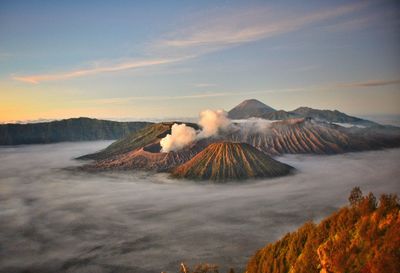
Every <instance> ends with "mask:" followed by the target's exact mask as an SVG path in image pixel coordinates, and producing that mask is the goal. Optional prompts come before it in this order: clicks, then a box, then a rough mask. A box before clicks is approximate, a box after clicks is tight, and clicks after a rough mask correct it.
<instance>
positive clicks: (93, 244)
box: [0, 141, 400, 273]
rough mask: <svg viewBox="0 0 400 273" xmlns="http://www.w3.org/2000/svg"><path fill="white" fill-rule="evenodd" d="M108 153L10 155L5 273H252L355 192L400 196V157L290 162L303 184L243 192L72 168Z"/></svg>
mask: <svg viewBox="0 0 400 273" xmlns="http://www.w3.org/2000/svg"><path fill="white" fill-rule="evenodd" d="M108 144H110V142H106V141H101V142H81V143H62V144H50V145H29V146H19V147H1V148H0V219H1V221H0V272H7V273H12V272H41V273H45V272H130V273H134V272H137V273H146V272H151V273H153V272H154V273H156V272H158V273H159V272H161V271H162V270H164V271H167V272H170V273H172V272H177V271H178V270H177V269H178V266H179V263H180V262H182V261H184V262H187V263H188V264H190V265H193V264H195V263H199V262H209V263H217V264H219V265H220V266H221V267H222V268H227V267H234V268H235V269H236V270H237V272H241V271H240V270H241V269H243V268H244V267H245V265H246V262H247V259H248V257H249V256H250V255H252V254H253V253H254V252H255V251H256V250H257V249H258V248H260V247H262V246H264V245H265V244H266V243H268V242H272V241H274V240H276V239H279V238H280V237H281V236H282V235H284V234H285V233H286V232H288V231H292V230H294V229H296V228H297V227H298V226H300V225H302V224H303V223H304V222H305V221H308V220H314V221H319V220H321V219H322V218H323V217H325V216H327V215H329V214H330V213H331V212H332V211H334V210H335V209H336V208H338V207H340V206H342V205H344V204H346V202H347V196H348V194H349V192H350V190H351V189H352V188H353V187H354V186H360V187H361V188H362V190H363V191H364V192H365V193H367V192H369V191H373V192H374V193H375V194H376V195H379V194H380V193H383V192H387V193H399V192H400V188H399V177H400V168H399V165H398V162H400V149H392V150H382V151H374V152H363V153H351V154H345V155H336V156H312V155H309V156H303V155H290V156H284V157H280V158H278V159H279V160H281V161H283V162H285V163H287V164H290V165H292V166H294V167H295V168H297V172H296V173H295V174H294V175H291V176H287V177H282V178H277V179H267V180H257V181H247V182H246V183H241V184H240V183H228V184H223V185H213V184H204V183H203V184H195V183H193V182H190V181H183V180H172V179H169V178H168V176H167V175H166V174H148V173H143V172H133V171H132V172H122V173H116V172H110V173H99V174H88V173H83V172H77V171H74V170H71V169H68V168H69V167H71V166H77V165H79V164H82V162H78V161H76V160H73V158H74V157H77V156H79V155H83V154H87V153H90V152H94V151H97V150H99V149H102V148H104V147H106V146H107V145H108ZM66 168H67V169H66Z"/></svg>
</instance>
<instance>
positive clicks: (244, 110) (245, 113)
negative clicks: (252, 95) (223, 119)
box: [228, 99, 275, 119]
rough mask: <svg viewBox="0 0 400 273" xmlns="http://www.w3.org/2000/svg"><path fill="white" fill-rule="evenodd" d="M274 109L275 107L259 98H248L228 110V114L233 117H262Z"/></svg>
mask: <svg viewBox="0 0 400 273" xmlns="http://www.w3.org/2000/svg"><path fill="white" fill-rule="evenodd" d="M274 111H275V109H273V108H272V107H270V106H268V105H266V104H265V103H263V102H261V101H259V100H256V99H248V100H244V101H242V102H241V103H240V104H238V105H237V106H235V107H234V108H232V109H231V110H230V111H229V112H228V115H229V117H230V118H231V119H247V118H251V117H262V116H263V115H265V114H267V113H271V112H274Z"/></svg>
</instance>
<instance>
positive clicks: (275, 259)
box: [247, 187, 400, 273]
mask: <svg viewBox="0 0 400 273" xmlns="http://www.w3.org/2000/svg"><path fill="white" fill-rule="evenodd" d="M349 201H350V206H347V207H344V208H342V209H340V210H339V211H338V212H336V213H334V214H333V215H331V216H330V217H328V218H326V219H325V220H323V221H322V222H321V223H320V224H318V225H316V224H314V223H312V222H310V223H306V224H305V225H303V226H302V227H301V228H300V229H298V230H297V231H295V232H293V233H288V234H286V235H285V236H284V237H283V238H282V239H280V240H279V241H277V242H275V243H272V244H269V245H267V246H266V247H264V248H262V249H260V250H259V251H257V253H256V254H255V255H254V256H253V257H252V258H251V260H250V261H249V263H248V266H247V272H248V273H266V272H268V273H275V272H304V273H312V272H322V273H339V272H349V273H352V272H361V273H379V272H386V273H391V272H393V273H395V272H400V205H399V200H398V198H397V196H396V195H386V194H384V195H382V196H381V197H380V199H379V203H378V202H377V201H376V198H375V196H374V195H373V194H372V193H369V194H368V195H367V196H363V195H362V192H361V190H360V189H359V188H358V187H357V188H354V189H353V191H352V192H351V194H350V197H349ZM378 204H379V205H378Z"/></svg>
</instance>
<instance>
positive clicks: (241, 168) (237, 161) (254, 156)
mask: <svg viewBox="0 0 400 273" xmlns="http://www.w3.org/2000/svg"><path fill="white" fill-rule="evenodd" d="M292 169H293V168H292V167H290V166H288V165H286V164H283V163H280V162H278V161H276V160H274V159H272V158H271V157H269V156H268V155H266V154H265V153H263V152H261V151H260V150H258V149H256V148H254V147H253V146H251V145H249V144H246V143H234V142H218V143H212V144H210V145H209V146H207V148H205V149H204V150H203V151H201V152H200V153H198V154H197V155H196V156H195V157H193V158H192V159H191V160H189V161H188V162H186V163H185V164H183V165H181V166H178V167H177V168H175V170H173V171H172V176H173V177H176V178H188V179H194V180H214V181H228V180H243V179H248V178H259V177H276V176H282V175H287V174H289V173H290V171H291V170H292Z"/></svg>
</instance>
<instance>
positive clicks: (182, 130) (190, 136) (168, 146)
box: [160, 123, 197, 153]
mask: <svg viewBox="0 0 400 273" xmlns="http://www.w3.org/2000/svg"><path fill="white" fill-rule="evenodd" d="M196 135H197V134H196V130H195V129H193V128H192V127H189V126H186V124H176V123H175V124H174V125H172V127H171V134H168V135H167V136H166V137H164V138H163V139H161V141H160V145H161V151H162V152H165V153H167V152H171V151H178V150H180V149H182V148H184V147H185V146H187V145H189V144H190V143H192V142H193V141H195V140H196Z"/></svg>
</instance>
